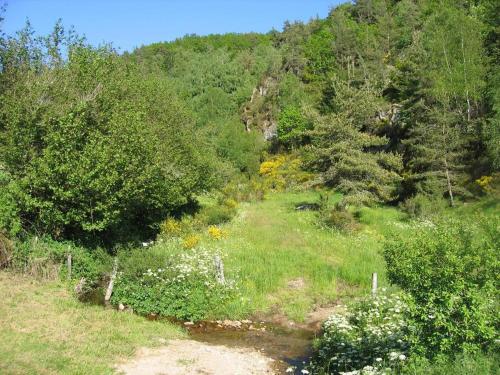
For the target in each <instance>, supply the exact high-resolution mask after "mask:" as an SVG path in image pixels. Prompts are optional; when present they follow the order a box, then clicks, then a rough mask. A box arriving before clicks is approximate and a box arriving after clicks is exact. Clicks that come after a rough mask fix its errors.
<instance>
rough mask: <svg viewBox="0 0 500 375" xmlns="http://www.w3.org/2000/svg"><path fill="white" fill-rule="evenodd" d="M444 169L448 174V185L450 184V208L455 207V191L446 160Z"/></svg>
mask: <svg viewBox="0 0 500 375" xmlns="http://www.w3.org/2000/svg"><path fill="white" fill-rule="evenodd" d="M444 168H445V173H446V183H447V184H448V195H449V196H450V206H451V207H454V206H455V203H454V202H453V190H452V189H451V179H450V171H449V169H448V161H447V160H446V158H444Z"/></svg>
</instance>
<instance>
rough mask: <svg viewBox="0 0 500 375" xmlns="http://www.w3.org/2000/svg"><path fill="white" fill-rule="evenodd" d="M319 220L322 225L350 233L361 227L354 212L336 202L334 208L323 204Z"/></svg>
mask: <svg viewBox="0 0 500 375" xmlns="http://www.w3.org/2000/svg"><path fill="white" fill-rule="evenodd" d="M319 221H320V224H321V225H322V226H324V227H327V228H333V229H336V230H339V231H341V232H347V233H349V232H353V231H355V230H357V229H358V228H359V223H358V222H357V220H356V218H355V217H354V214H353V213H352V212H351V211H348V210H347V208H346V207H345V206H344V205H342V204H336V205H335V206H334V207H333V208H331V207H328V206H322V208H321V209H320V211H319Z"/></svg>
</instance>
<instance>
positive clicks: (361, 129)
mask: <svg viewBox="0 0 500 375" xmlns="http://www.w3.org/2000/svg"><path fill="white" fill-rule="evenodd" d="M334 87H335V92H336V96H335V100H334V111H335V113H333V114H331V115H328V116H320V117H318V119H317V122H316V124H315V127H314V130H313V131H312V132H311V134H312V144H311V147H310V148H309V149H308V157H307V159H308V161H309V165H310V166H311V167H312V168H313V169H314V170H316V171H318V172H321V175H322V179H323V181H324V183H325V184H326V185H327V186H332V187H335V188H337V189H339V190H340V191H341V192H343V193H345V194H346V202H350V203H354V204H370V203H373V202H390V201H392V200H394V199H396V198H397V192H398V185H399V182H400V180H401V177H400V176H399V172H400V171H401V169H402V160H401V157H400V156H399V155H398V154H394V153H391V152H386V151H385V150H384V149H385V148H386V145H387V143H388V140H387V139H386V138H385V137H381V136H378V135H377V134H376V129H377V126H379V125H378V120H377V119H376V117H375V116H374V113H376V111H377V108H378V106H379V104H378V102H379V100H380V96H379V95H380V94H379V93H377V90H375V89H374V88H372V87H370V86H365V87H363V88H362V89H359V90H354V89H353V88H352V87H351V86H349V85H348V84H346V83H345V82H341V81H340V82H334Z"/></svg>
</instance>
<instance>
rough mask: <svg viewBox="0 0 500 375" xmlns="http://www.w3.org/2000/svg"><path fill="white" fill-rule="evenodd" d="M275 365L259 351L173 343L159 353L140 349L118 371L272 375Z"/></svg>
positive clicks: (136, 374)
mask: <svg viewBox="0 0 500 375" xmlns="http://www.w3.org/2000/svg"><path fill="white" fill-rule="evenodd" d="M272 365H273V359H271V358H268V357H266V356H264V355H263V354H261V353H259V352H258V351H256V350H251V349H239V348H228V347H226V346H222V345H210V344H205V343H202V342H197V341H193V340H171V341H169V342H168V345H167V346H164V347H161V348H159V349H147V348H142V349H140V350H139V351H138V353H137V355H136V357H135V358H134V359H132V360H131V361H129V362H126V363H123V364H120V365H117V366H116V369H117V370H118V372H120V373H122V374H127V375H201V374H202V375H248V374H250V375H251V374H255V375H266V374H269V375H271V374H274V373H275V372H274V371H273V369H272Z"/></svg>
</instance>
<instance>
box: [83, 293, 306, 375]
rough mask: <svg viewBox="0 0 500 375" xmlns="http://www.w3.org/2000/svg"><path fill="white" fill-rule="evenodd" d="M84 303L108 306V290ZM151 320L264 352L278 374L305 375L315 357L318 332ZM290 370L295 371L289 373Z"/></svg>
mask: <svg viewBox="0 0 500 375" xmlns="http://www.w3.org/2000/svg"><path fill="white" fill-rule="evenodd" d="M83 301H84V302H86V303H89V304H93V305H102V306H104V290H103V289H102V288H98V289H95V290H93V291H92V292H90V293H88V294H86V295H85V297H84V298H83ZM146 318H147V319H148V320H163V319H165V320H168V321H169V322H171V323H174V324H177V325H180V326H182V327H183V328H185V329H187V331H188V332H189V336H190V338H191V339H193V340H196V341H200V342H204V343H208V344H212V345H224V346H227V347H229V348H248V349H254V350H257V351H260V352H261V353H262V354H263V355H265V356H267V357H269V358H272V359H274V360H275V365H274V366H273V367H274V370H275V371H276V372H277V373H278V374H285V373H286V374H297V375H302V373H301V370H302V369H303V368H304V366H305V364H307V363H308V362H309V359H310V357H311V354H312V341H313V339H314V337H315V335H316V332H315V330H314V329H312V328H311V327H310V328H301V327H297V326H295V327H293V328H286V327H283V326H282V325H278V324H275V323H271V322H263V321H259V322H251V321H245V320H243V321H241V322H239V321H231V323H233V324H234V323H238V324H239V325H238V326H228V325H225V324H224V323H225V322H222V321H201V322H197V323H189V324H188V323H185V322H183V321H179V320H174V319H167V318H164V317H159V316H157V315H149V316H146ZM289 367H293V368H295V370H294V371H293V372H286V370H287V369H288V368H289Z"/></svg>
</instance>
